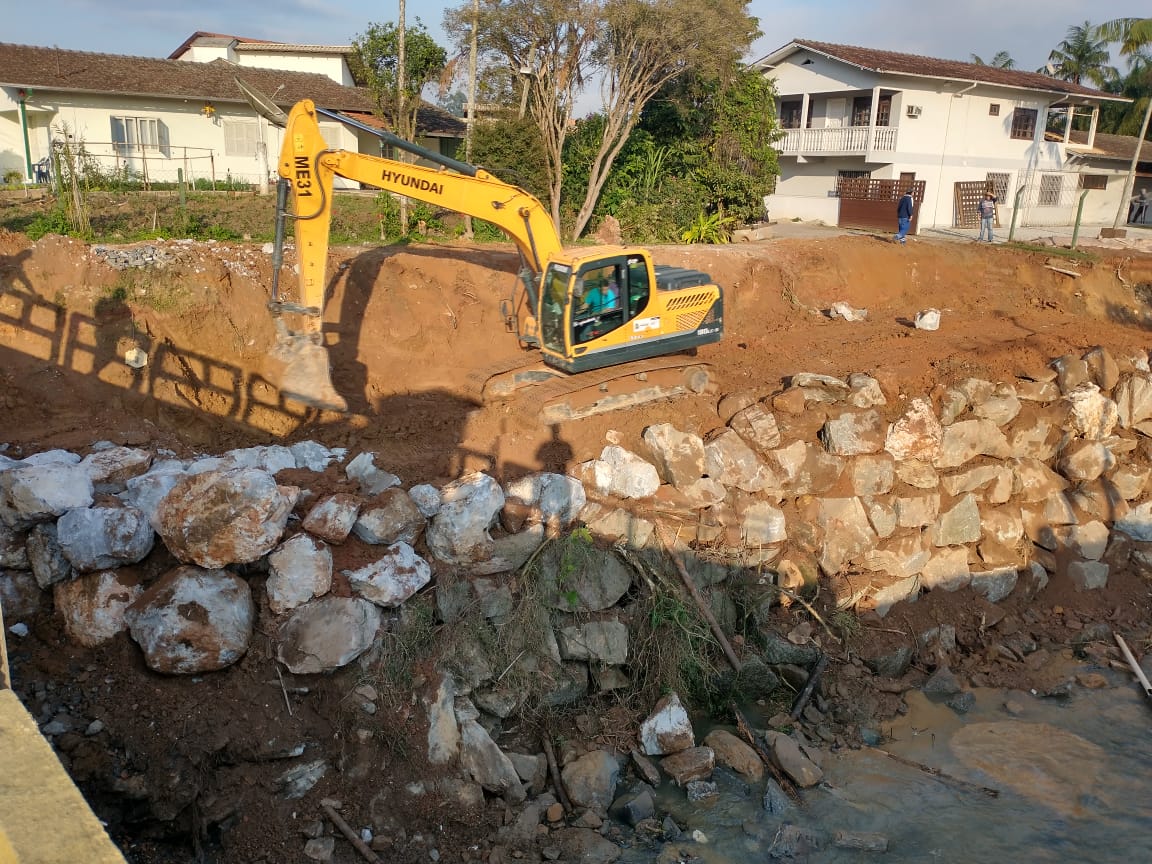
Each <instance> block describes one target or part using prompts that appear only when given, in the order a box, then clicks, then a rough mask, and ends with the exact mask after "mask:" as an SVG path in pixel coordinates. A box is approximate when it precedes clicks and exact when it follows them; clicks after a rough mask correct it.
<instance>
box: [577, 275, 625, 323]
mask: <svg viewBox="0 0 1152 864" xmlns="http://www.w3.org/2000/svg"><path fill="white" fill-rule="evenodd" d="M586 287H587V290H586V291H585V292H584V296H583V297H582V298H581V300H580V312H581V313H582V314H587V315H599V314H601V313H603V312H611V311H612V310H613V309H615V308H616V307H617V305H618V303H619V301H620V288H619V287H618V286H617V285H616V280H615V279H610V278H605V279H597V280H588V282H586Z"/></svg>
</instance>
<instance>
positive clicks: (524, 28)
mask: <svg viewBox="0 0 1152 864" xmlns="http://www.w3.org/2000/svg"><path fill="white" fill-rule="evenodd" d="M602 2H603V0H480V10H479V12H480V14H479V26H478V27H477V28H476V29H477V35H478V38H479V43H480V51H481V52H482V53H483V54H485V55H489V56H491V57H493V58H495V59H496V62H499V63H501V64H503V65H504V66H505V67H506V68H508V69H510V70H512V72H513V73H514V74H516V75H519V76H522V78H523V80H524V81H525V82H526V83H527V87H528V91H527V92H528V97H529V101H530V104H531V109H532V117H533V119H534V120H535V121H536V124H537V126H538V127H539V129H540V139H541V141H542V142H543V146H544V154H545V159H546V161H547V166H548V175H549V183H548V199H549V205H550V208H551V213H552V221H553V222H555V223H556V225H557V226H559V225H560V200H561V191H562V189H563V184H564V179H563V178H564V162H563V157H564V142H565V140H567V137H568V134H569V131H570V130H571V126H572V121H573V115H574V111H575V107H576V100H577V99H578V98H579V96H580V93H581V91H582V89H583V86H584V80H585V77H586V75H587V74H588V70H589V66H590V65H591V64H592V57H593V50H594V49H595V47H596V44H597V42H596V28H597V23H598V22H599V21H600V20H601V18H600V12H601V9H600V6H601V3H602ZM472 11H473V10H472V4H471V2H469V3H467V4H466V5H465V6H462V7H461V8H458V9H449V10H447V11H446V12H445V16H444V23H445V29H446V30H448V31H449V32H450V33H453V34H454V35H455V37H456V41H457V43H458V44H460V43H462V42H463V39H464V38H466V37H469V38H470V36H471V32H470V24H471V21H472ZM516 89H517V91H519V89H520V88H519V87H517V88H516Z"/></svg>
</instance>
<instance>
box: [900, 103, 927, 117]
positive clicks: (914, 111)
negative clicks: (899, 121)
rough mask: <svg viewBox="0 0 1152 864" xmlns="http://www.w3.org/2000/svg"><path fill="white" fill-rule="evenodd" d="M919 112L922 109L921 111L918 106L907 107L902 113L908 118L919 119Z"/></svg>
mask: <svg viewBox="0 0 1152 864" xmlns="http://www.w3.org/2000/svg"><path fill="white" fill-rule="evenodd" d="M921 110H923V109H921V107H920V106H919V105H909V106H908V108H907V109H906V110H905V112H904V113H906V114H907V115H908V116H909V117H919V116H920V112H921Z"/></svg>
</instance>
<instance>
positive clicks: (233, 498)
mask: <svg viewBox="0 0 1152 864" xmlns="http://www.w3.org/2000/svg"><path fill="white" fill-rule="evenodd" d="M299 492H300V490H299V489H297V488H296V487H294V486H277V485H276V481H275V480H274V479H273V478H272V475H271V474H268V473H267V472H265V471H261V470H259V469H255V468H232V469H229V470H227V471H222V472H221V471H205V472H204V473H202V474H194V475H191V476H188V477H185V478H183V479H182V480H180V481H179V482H178V483H177V484H176V485H175V486H174V487H173V488H172V491H171V492H169V493H168V495H167V496H165V498H164V500H163V501H161V502H160V507H159V510H158V512H157V517H158V519H159V522H160V527H159V532H160V536H161V537H162V538H163V540H164V545H166V546H167V547H168V549H169V551H171V552H172V554H173V555H175V556H176V557H177V558H178V559H180V560H181V561H184V562H191V563H194V564H197V565H199V566H200V567H204V568H206V569H215V568H220V567H224V566H225V565H227V564H245V563H248V562H251V561H255V560H257V559H258V558H261V557H263V556H264V555H266V554H268V553H269V552H270V551H272V549H273V548H275V546H276V544H277V543H278V542H280V537H281V535H282V534H283V533H284V526H285V525H286V524H287V522H288V516H289V514H291V512H292V507H293V505H294V504H295V503H296V497H297V495H299Z"/></svg>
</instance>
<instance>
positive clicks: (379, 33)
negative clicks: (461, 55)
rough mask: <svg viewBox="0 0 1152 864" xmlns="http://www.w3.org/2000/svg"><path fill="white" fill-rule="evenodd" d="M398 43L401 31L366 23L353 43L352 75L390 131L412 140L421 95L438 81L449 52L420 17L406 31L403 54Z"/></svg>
mask: <svg viewBox="0 0 1152 864" xmlns="http://www.w3.org/2000/svg"><path fill="white" fill-rule="evenodd" d="M400 40H401V36H400V28H399V27H397V26H396V25H395V24H392V23H386V24H369V25H368V29H367V30H365V31H364V32H363V33H361V34H359V35H358V36H356V37H355V38H354V39H353V40H352V46H353V47H354V48H355V49H356V54H355V55H354V57H353V58H352V60H353V65H354V66H355V68H354V69H353V75H354V76H355V77H356V79H357V82H358V83H360V84H362V85H363V86H365V87H367V88H368V90H369V91H370V92H371V93H372V96H373V98H374V99H375V100H376V107H377V109H378V110H379V112H380V114H381V116H382V117H383V118H384V119H385V121H386V122H387V123H389V125H391V127H392V130H393V131H394V132H395V133H396V134H397V135H399V136H400V137H401V138H405V139H406V140H409V141H411V140H412V139H413V138H414V137H415V130H416V118H417V115H418V114H419V110H420V105H421V103H422V100H421V96H420V94H421V93H422V92H423V90H424V87H425V86H426V85H428V84H430V83H432V82H433V81H437V80H438V79H439V77H440V73H441V71H443V69H444V66H445V64H446V63H447V62H448V53H447V52H446V51H445V50H444V49H443V48H441V47H440V46H439V45H437V44H436V41H435V40H434V39H433V38H432V37H431V36H429V35H428V31H427V29H425V27H424V25H423V24H421V23H420V19H419V18H417V19H416V24H415V26H413V27H406V28H405V32H404V37H403V40H404V45H403V53H401V43H400ZM401 57H403V72H401V67H400V64H401Z"/></svg>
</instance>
